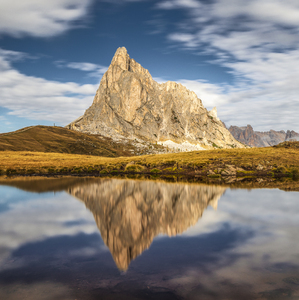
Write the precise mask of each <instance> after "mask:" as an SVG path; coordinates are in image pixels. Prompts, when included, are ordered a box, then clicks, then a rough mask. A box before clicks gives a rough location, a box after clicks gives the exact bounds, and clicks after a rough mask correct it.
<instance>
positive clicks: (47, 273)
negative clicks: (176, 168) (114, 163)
mask: <svg viewBox="0 0 299 300" xmlns="http://www.w3.org/2000/svg"><path fill="white" fill-rule="evenodd" d="M0 182H1V183H0V195H1V196H0V299H3V300H4V299H5V300H11V299H13V300H19V299H20V300H24V299H28V300H29V299H30V300H31V299H38V300H46V299H47V300H48V299H51V300H52V299H55V300H57V299H58V300H60V299H61V300H65V299H66V300H68V299H77V300H79V299H87V300H89V299H109V300H110V299H190V300H191V299H201V300H212V299H213V300H214V299H227V300H235V299H236V300H237V299H238V300H240V299H241V300H246V299H248V300H252V299H260V300H264V299H265V300H268V299H277V300H284V299H292V300H295V299H299V242H298V241H299V230H298V229H299V217H298V216H299V193H298V190H299V189H297V191H296V189H294V190H288V191H286V190H285V189H282V188H281V187H280V188H259V187H258V186H256V185H254V187H253V188H250V187H248V186H247V188H241V187H238V185H234V186H233V187H231V186H229V185H217V184H209V185H207V184H203V183H196V182H193V183H188V182H184V181H180V180H172V182H168V181H165V180H159V179H158V180H148V179H145V180H144V179H143V180H141V179H128V178H112V177H111V178H99V177H71V176H70V177H57V178H41V177H36V178H35V177H16V178H3V179H2V180H1V181H0Z"/></svg>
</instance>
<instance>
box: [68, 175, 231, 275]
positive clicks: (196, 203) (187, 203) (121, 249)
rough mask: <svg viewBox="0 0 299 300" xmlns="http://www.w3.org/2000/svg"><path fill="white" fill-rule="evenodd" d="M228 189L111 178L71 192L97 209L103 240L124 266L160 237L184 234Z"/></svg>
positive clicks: (72, 189) (95, 211)
mask: <svg viewBox="0 0 299 300" xmlns="http://www.w3.org/2000/svg"><path fill="white" fill-rule="evenodd" d="M225 190H226V188H223V187H217V186H199V185H190V184H189V185H188V184H170V183H162V182H152V181H134V180H118V179H113V180H111V179H105V180H101V181H99V183H87V184H83V185H78V186H77V187H72V188H70V189H69V190H68V192H69V193H70V194H71V195H73V196H74V197H76V198H78V199H80V200H81V201H83V202H84V203H85V205H86V207H87V208H88V209H89V210H90V211H91V212H92V213H93V215H94V218H95V221H96V223H97V226H98V228H99V230H100V233H101V236H102V238H103V241H104V242H105V244H106V245H107V246H108V248H109V250H110V252H111V254H112V257H113V259H114V261H115V263H116V265H117V267H118V268H119V269H120V270H126V269H127V268H128V266H129V264H130V262H131V260H133V259H134V258H135V257H137V256H138V255H140V254H141V253H142V252H143V251H144V250H145V249H147V248H148V247H149V246H150V245H151V243H152V241H153V239H154V237H155V236H157V235H159V234H167V235H169V236H173V235H176V234H180V233H182V232H183V231H185V230H186V229H187V228H189V227H190V226H192V225H195V224H196V222H197V221H198V219H199V218H200V217H201V216H202V214H203V212H204V210H205V209H206V208H207V206H208V205H211V206H212V207H213V208H214V209H216V208H217V204H218V200H219V199H220V197H221V196H222V194H223V193H224V192H225Z"/></svg>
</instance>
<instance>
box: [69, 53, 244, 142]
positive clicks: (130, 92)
mask: <svg viewBox="0 0 299 300" xmlns="http://www.w3.org/2000/svg"><path fill="white" fill-rule="evenodd" d="M68 126H69V128H71V129H74V130H79V131H83V132H88V133H100V134H102V135H105V136H110V137H112V138H118V137H126V138H130V139H134V138H138V139H141V140H146V141H151V142H165V141H172V142H175V143H183V142H187V143H190V144H192V145H198V147H200V146H210V147H212V146H213V143H214V144H216V145H217V146H221V147H225V148H227V147H228V148H230V147H241V148H242V147H243V145H242V144H240V143H239V142H238V141H236V140H235V139H234V138H233V136H232V135H231V134H230V132H229V131H228V130H227V129H226V128H225V127H224V126H223V124H222V122H221V121H220V120H219V119H218V117H217V110H216V108H214V109H213V110H211V111H210V112H208V111H207V110H206V109H205V108H204V106H203V104H202V102H201V100H200V99H199V98H198V97H197V96H196V94H195V93H194V92H191V91H189V90H188V89H187V88H186V87H184V86H183V85H181V84H178V83H175V82H170V81H169V82H166V83H163V84H158V83H157V82H156V81H154V80H153V79H152V76H151V75H150V73H149V71H148V70H146V69H144V68H143V67H142V66H141V65H140V64H139V63H137V62H136V61H135V60H134V59H131V58H130V56H129V55H128V53H127V50H126V49H125V48H124V47H122V48H118V49H117V51H116V53H115V55H114V57H113V59H112V62H111V65H110V66H109V68H108V70H107V72H106V73H105V74H104V75H103V78H102V80H101V83H100V86H99V88H98V90H97V92H96V95H95V98H94V101H93V104H92V106H91V107H90V108H88V109H87V110H86V112H85V114H84V116H83V117H82V118H78V119H77V120H75V121H74V122H73V123H71V124H70V125H68Z"/></svg>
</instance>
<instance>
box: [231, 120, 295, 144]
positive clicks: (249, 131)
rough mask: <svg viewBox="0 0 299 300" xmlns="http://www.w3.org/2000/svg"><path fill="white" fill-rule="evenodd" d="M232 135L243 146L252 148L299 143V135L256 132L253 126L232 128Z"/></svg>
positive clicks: (293, 133)
mask: <svg viewBox="0 0 299 300" xmlns="http://www.w3.org/2000/svg"><path fill="white" fill-rule="evenodd" d="M229 131H230V133H231V134H232V135H233V136H234V138H235V139H236V140H238V141H240V142H241V143H243V144H246V145H248V146H251V147H269V146H274V145H277V144H279V143H282V142H285V141H299V133H297V132H295V131H293V130H292V131H290V130H288V131H287V132H285V131H283V130H281V131H275V130H270V131H265V132H261V131H254V130H253V128H252V126H251V125H247V126H246V127H238V126H230V128H229Z"/></svg>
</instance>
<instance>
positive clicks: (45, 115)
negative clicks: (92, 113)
mask: <svg viewBox="0 0 299 300" xmlns="http://www.w3.org/2000/svg"><path fill="white" fill-rule="evenodd" d="M21 56H22V54H21V53H19V52H16V53H14V52H13V51H3V50H2V52H1V51H0V94H1V98H0V106H2V107H5V108H6V109H9V110H10V112H9V114H10V115H15V116H19V117H26V118H27V119H34V120H43V121H54V122H58V123H60V124H61V125H66V124H67V123H69V122H71V121H73V120H74V119H76V118H78V117H79V116H80V115H82V114H83V112H84V110H85V109H86V108H87V107H88V106H90V105H91V103H92V99H93V97H94V94H95V92H96V90H97V88H98V85H92V84H84V85H80V84H77V83H75V82H66V83H62V82H57V81H50V80H46V79H43V78H39V77H33V76H26V75H24V74H22V73H20V72H19V71H18V70H16V69H14V68H13V67H12V66H11V64H10V61H9V58H10V57H21Z"/></svg>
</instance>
